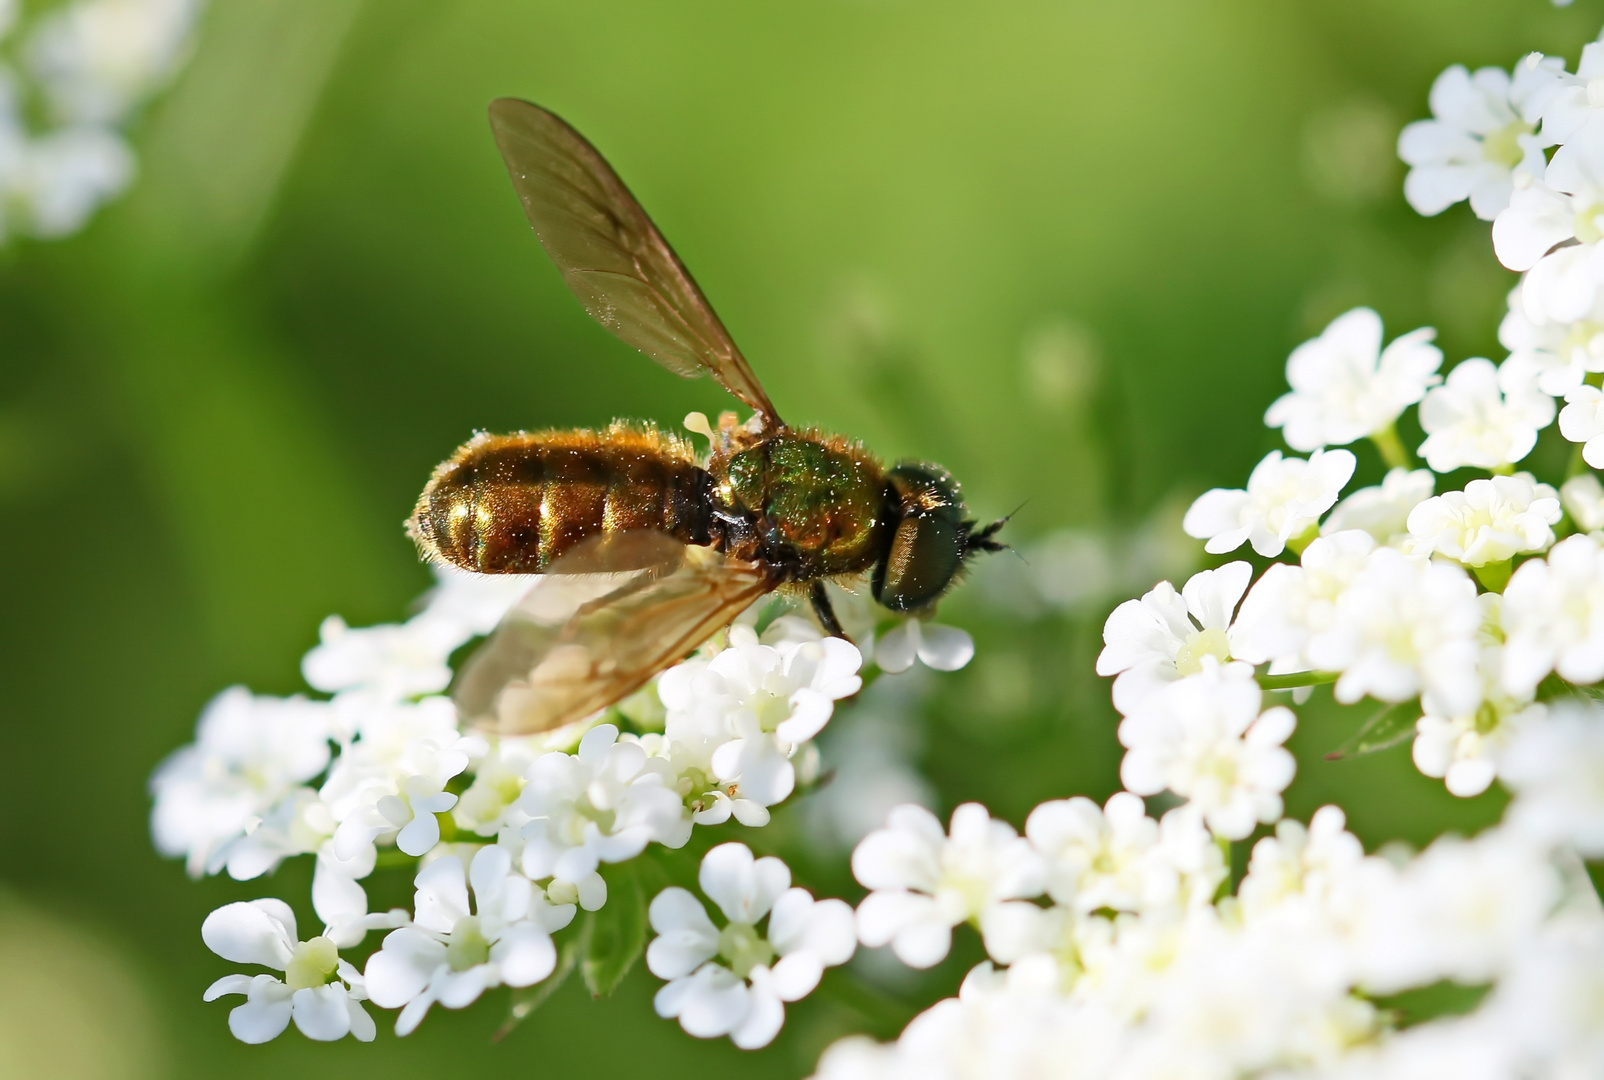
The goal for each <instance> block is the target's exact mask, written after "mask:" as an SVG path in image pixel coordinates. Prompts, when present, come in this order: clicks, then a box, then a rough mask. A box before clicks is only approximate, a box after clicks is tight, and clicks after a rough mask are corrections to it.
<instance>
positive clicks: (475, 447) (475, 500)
mask: <svg viewBox="0 0 1604 1080" xmlns="http://www.w3.org/2000/svg"><path fill="white" fill-rule="evenodd" d="M710 486H711V478H710V477H709V476H708V474H707V473H706V472H705V471H704V470H702V469H701V468H699V467H698V466H697V465H696V462H695V460H694V457H693V455H692V453H691V449H690V447H689V445H688V444H687V443H685V442H683V441H682V440H680V439H676V438H674V437H673V436H672V435H669V434H667V433H665V432H662V431H659V430H657V429H656V428H653V427H643V426H633V425H625V424H614V425H613V426H612V427H609V428H607V429H606V430H605V431H600V432H595V431H585V430H579V431H541V432H534V433H519V434H517V435H484V434H480V435H476V436H474V438H473V439H472V440H470V441H469V442H468V443H467V444H466V445H464V446H463V447H462V448H461V449H459V450H458V451H457V452H456V453H455V454H453V455H452V456H451V458H450V459H449V460H447V461H446V462H445V463H444V464H442V465H441V466H440V467H439V468H438V469H436V470H435V471H434V476H433V477H432V478H431V479H430V480H429V486H428V487H426V488H424V490H423V495H422V497H421V498H419V500H418V506H417V509H416V510H415V511H414V512H413V515H412V520H411V521H409V522H408V525H407V527H408V531H409V532H410V533H411V534H412V536H413V538H414V539H415V540H417V542H418V545H419V547H421V548H422V549H423V551H424V554H425V555H428V556H431V557H433V558H438V559H441V560H443V561H445V562H448V563H451V564H452V565H454V566H458V567H461V568H462V569H464V570H473V571H476V572H478V573H481V574H538V573H541V572H542V571H544V570H545V569H546V568H547V567H548V566H549V565H551V562H552V560H554V559H556V558H557V557H558V556H559V555H561V554H562V553H563V552H565V551H567V550H568V549H569V548H572V547H573V546H574V545H575V544H577V543H579V542H580V541H581V540H584V539H585V538H586V537H589V536H595V535H598V534H600V533H606V532H619V531H624V530H628V529H652V530H656V531H658V532H664V533H668V534H670V535H672V536H675V537H677V538H679V539H680V540H683V541H685V542H686V543H688V544H706V543H707V542H708V519H709V513H710V509H709V508H710V502H709V498H708V493H709V490H710Z"/></svg>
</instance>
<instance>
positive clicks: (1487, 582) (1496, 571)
mask: <svg viewBox="0 0 1604 1080" xmlns="http://www.w3.org/2000/svg"><path fill="white" fill-rule="evenodd" d="M1514 568H1515V562H1514V560H1513V559H1505V560H1503V561H1502V562H1492V563H1485V564H1483V565H1481V566H1473V567H1471V568H1470V569H1471V572H1472V573H1473V574H1475V575H1476V580H1477V581H1479V582H1481V584H1482V588H1484V589H1486V590H1487V591H1488V592H1495V593H1501V592H1503V591H1504V586H1505V585H1508V584H1509V573H1510V571H1511V570H1513V569H1514Z"/></svg>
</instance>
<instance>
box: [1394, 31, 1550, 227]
mask: <svg viewBox="0 0 1604 1080" xmlns="http://www.w3.org/2000/svg"><path fill="white" fill-rule="evenodd" d="M1534 74H1535V72H1533V71H1532V67H1531V66H1530V65H1528V64H1526V63H1524V62H1523V63H1522V64H1518V65H1516V68H1515V77H1514V79H1513V80H1512V79H1511V78H1510V76H1509V74H1508V73H1506V72H1504V71H1501V70H1500V69H1498V68H1491V67H1487V68H1481V69H1480V70H1478V71H1477V72H1476V73H1475V74H1474V75H1472V74H1471V73H1470V72H1469V71H1467V70H1465V68H1464V67H1463V66H1461V65H1459V64H1455V65H1454V66H1452V67H1450V68H1448V69H1447V70H1446V71H1444V72H1443V73H1442V74H1441V75H1439V76H1437V80H1436V81H1435V82H1433V83H1432V84H1431V96H1430V102H1431V114H1432V116H1433V117H1434V119H1431V120H1417V121H1416V122H1414V123H1412V124H1410V125H1409V126H1408V127H1406V128H1404V129H1403V133H1402V134H1401V135H1399V136H1398V156H1399V157H1401V158H1403V160H1404V162H1405V163H1406V164H1408V165H1409V166H1411V168H1410V170H1409V175H1408V176H1407V177H1405V178H1404V197H1405V198H1406V199H1408V200H1409V205H1410V206H1412V207H1414V208H1415V210H1416V212H1418V213H1421V214H1425V215H1427V216H1430V215H1433V214H1440V213H1442V212H1443V211H1444V210H1446V209H1447V208H1448V207H1450V206H1452V205H1453V204H1454V203H1456V202H1459V201H1461V200H1462V199H1466V198H1468V199H1470V208H1471V210H1472V211H1474V212H1475V214H1476V216H1477V217H1479V218H1481V219H1482V220H1483V221H1491V220H1492V219H1493V218H1494V217H1495V216H1496V215H1497V214H1498V212H1499V211H1500V210H1502V209H1503V208H1504V207H1505V206H1506V205H1508V203H1509V193H1510V188H1511V179H1512V174H1513V173H1514V171H1515V170H1516V169H1520V170H1523V171H1525V172H1526V173H1528V174H1530V175H1533V176H1541V175H1542V174H1543V165H1544V161H1543V147H1544V146H1547V145H1550V141H1548V140H1544V139H1540V138H1538V137H1537V136H1536V135H1534V134H1533V133H1532V131H1533V126H1534V125H1533V124H1532V122H1531V121H1532V120H1533V119H1535V117H1528V116H1524V115H1523V112H1524V111H1525V109H1526V107H1527V106H1528V103H1529V99H1530V98H1531V96H1532V91H1533V90H1535V89H1537V88H1538V86H1540V85H1541V84H1540V83H1539V82H1538V81H1537V80H1535V79H1534V78H1533V75H1534Z"/></svg>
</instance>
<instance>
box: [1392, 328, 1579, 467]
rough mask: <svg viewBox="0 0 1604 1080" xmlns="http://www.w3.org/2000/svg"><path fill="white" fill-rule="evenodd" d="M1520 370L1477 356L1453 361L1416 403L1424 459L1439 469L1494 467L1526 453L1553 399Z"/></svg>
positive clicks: (1551, 415)
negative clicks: (1423, 435)
mask: <svg viewBox="0 0 1604 1080" xmlns="http://www.w3.org/2000/svg"><path fill="white" fill-rule="evenodd" d="M1522 374H1523V373H1521V372H1520V371H1519V369H1518V368H1508V367H1506V368H1503V369H1499V368H1495V367H1494V366H1493V362H1492V361H1491V360H1484V359H1482V358H1481V357H1479V356H1478V357H1472V358H1471V359H1469V360H1465V361H1462V362H1461V363H1459V364H1458V365H1456V366H1455V367H1454V369H1453V370H1452V371H1450V372H1449V373H1448V381H1447V382H1446V383H1444V384H1443V385H1442V386H1439V387H1437V388H1436V389H1434V390H1432V391H1430V392H1429V393H1427V394H1426V398H1425V400H1424V401H1422V402H1421V403H1420V426H1421V427H1422V428H1424V429H1425V431H1426V441H1425V442H1423V443H1421V444H1420V454H1421V456H1422V457H1424V458H1425V459H1426V464H1427V465H1430V466H1431V467H1432V469H1434V470H1435V471H1437V472H1440V473H1444V472H1452V471H1453V470H1455V469H1459V468H1463V467H1464V466H1466V465H1470V466H1474V467H1475V468H1478V469H1498V468H1502V467H1504V466H1506V465H1511V464H1514V463H1515V462H1517V461H1519V460H1521V459H1522V458H1524V457H1525V456H1526V455H1527V454H1529V453H1531V452H1532V447H1534V446H1536V445H1537V433H1538V432H1539V431H1541V430H1542V429H1543V428H1545V427H1547V426H1548V425H1549V424H1550V423H1552V422H1553V419H1554V399H1553V398H1551V397H1549V396H1548V395H1547V394H1545V393H1543V392H1542V391H1541V390H1539V389H1538V388H1537V387H1536V386H1535V385H1533V384H1532V383H1531V382H1530V381H1529V379H1527V378H1517V376H1518V375H1522Z"/></svg>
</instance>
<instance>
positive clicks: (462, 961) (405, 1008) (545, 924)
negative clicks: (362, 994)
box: [365, 845, 574, 1035]
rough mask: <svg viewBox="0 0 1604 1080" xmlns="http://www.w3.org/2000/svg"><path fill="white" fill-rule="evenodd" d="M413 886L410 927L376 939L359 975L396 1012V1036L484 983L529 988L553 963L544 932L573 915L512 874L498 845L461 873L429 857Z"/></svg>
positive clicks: (447, 861) (451, 858)
mask: <svg viewBox="0 0 1604 1080" xmlns="http://www.w3.org/2000/svg"><path fill="white" fill-rule="evenodd" d="M416 884H417V896H416V902H415V915H414V918H413V922H412V924H411V925H409V926H404V927H402V928H401V929H399V930H396V931H394V932H393V933H391V934H390V935H389V936H387V937H386V938H385V939H384V946H383V947H382V948H381V949H380V950H379V951H378V952H376V953H374V954H373V955H372V956H370V957H369V958H368V966H367V971H366V972H365V975H366V978H367V985H368V992H369V994H370V995H372V998H373V1003H374V1004H375V1005H378V1006H380V1007H381V1008H386V1009H396V1008H399V1009H401V1015H400V1017H398V1018H397V1020H396V1024H395V1032H396V1034H397V1035H406V1034H409V1033H410V1032H411V1031H412V1030H413V1029H414V1028H416V1027H417V1026H418V1024H419V1023H420V1022H421V1021H422V1020H423V1017H424V1015H425V1014H426V1013H427V1012H428V1011H429V1007H430V1006H431V1005H433V1004H434V1003H435V1002H439V1003H440V1004H441V1005H444V1006H445V1007H446V1008H448V1009H460V1008H462V1007H464V1006H466V1005H469V1004H471V1003H472V1002H473V1001H475V1000H476V999H477V998H478V997H479V995H480V994H482V993H484V992H485V991H486V990H488V989H491V988H492V987H496V986H501V985H507V986H533V985H534V984H535V983H537V982H539V981H540V980H541V979H544V978H545V977H546V976H547V975H550V974H551V973H552V970H553V969H554V968H555V967H556V965H557V950H556V948H555V946H553V945H552V943H551V933H552V931H554V930H560V929H562V928H563V927H564V926H567V925H568V923H569V922H570V921H571V920H572V919H573V917H574V908H573V905H571V904H562V905H555V906H554V905H552V904H550V903H548V902H547V900H546V897H545V896H544V894H542V893H541V891H540V889H539V888H537V887H536V886H535V885H533V884H532V883H531V882H530V881H529V880H528V879H527V878H525V877H523V876H522V875H520V874H517V873H515V872H514V871H513V869H512V856H511V855H509V854H508V853H507V850H506V849H505V848H502V847H497V846H494V845H492V846H490V847H484V848H480V849H479V852H478V854H476V855H475V856H474V857H473V864H472V866H471V867H470V868H469V869H468V872H467V874H466V875H464V873H463V868H462V860H461V859H459V858H457V857H456V856H455V855H447V856H445V857H443V858H440V859H436V860H435V861H434V862H431V863H430V864H429V865H427V866H425V867H424V868H423V869H422V870H420V871H418V877H417V882H416ZM469 884H472V886H473V907H472V908H470V907H469V904H468V886H469Z"/></svg>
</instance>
